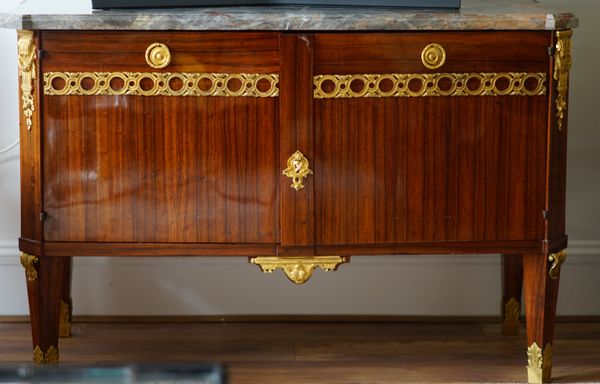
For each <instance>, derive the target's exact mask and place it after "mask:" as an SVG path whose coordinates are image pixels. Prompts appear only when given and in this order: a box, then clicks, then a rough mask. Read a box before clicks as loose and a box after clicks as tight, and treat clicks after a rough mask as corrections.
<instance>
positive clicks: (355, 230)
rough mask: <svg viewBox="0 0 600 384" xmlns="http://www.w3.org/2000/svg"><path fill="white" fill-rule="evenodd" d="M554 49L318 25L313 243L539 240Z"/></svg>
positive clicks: (486, 35) (527, 41)
mask: <svg viewBox="0 0 600 384" xmlns="http://www.w3.org/2000/svg"><path fill="white" fill-rule="evenodd" d="M550 45H551V36H550V34H549V33H546V32H448V33H446V32H435V33H369V34H361V33H356V34H319V35H315V40H314V59H313V60H314V74H313V75H314V78H313V81H314V95H313V96H314V124H315V125H314V127H315V165H314V167H315V175H314V177H315V232H316V243H317V244H322V245H332V244H393V243H436V242H444V243H446V242H450V243H451V242H462V241H471V242H473V241H475V242H477V241H506V240H535V239H543V238H544V220H543V216H542V212H543V210H544V207H545V198H546V197H545V196H546V193H545V191H546V160H547V158H546V157H547V136H548V113H549V96H548V93H549V92H548V90H549V83H550V82H551V80H552V79H551V77H550V75H549V55H548V47H549V46H550Z"/></svg>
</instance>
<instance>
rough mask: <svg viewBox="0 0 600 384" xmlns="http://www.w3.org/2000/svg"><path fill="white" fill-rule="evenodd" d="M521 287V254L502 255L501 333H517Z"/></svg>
mask: <svg viewBox="0 0 600 384" xmlns="http://www.w3.org/2000/svg"><path fill="white" fill-rule="evenodd" d="M522 288H523V255H521V254H506V255H502V334H503V335H518V334H519V327H520V317H521V292H522Z"/></svg>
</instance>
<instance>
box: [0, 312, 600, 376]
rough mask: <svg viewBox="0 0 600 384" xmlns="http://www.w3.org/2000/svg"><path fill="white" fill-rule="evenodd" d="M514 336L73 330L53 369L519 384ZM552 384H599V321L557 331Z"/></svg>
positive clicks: (21, 337) (438, 327)
mask: <svg viewBox="0 0 600 384" xmlns="http://www.w3.org/2000/svg"><path fill="white" fill-rule="evenodd" d="M30 343H31V341H30V331H29V324H27V323H18V322H17V323H0V363H3V364H4V363H7V364H20V363H25V362H29V361H31V344H30ZM525 344H526V343H525V338H524V329H523V330H522V331H521V335H520V336H509V337H507V336H501V335H500V326H499V324H494V323H474V322H471V323H468V322H465V323H425V322H419V323H406V322H398V323H381V322H378V323H364V322H358V323H337V324H336V323H331V322H329V323H314V322H311V323H293V322H285V323H269V322H264V323H222V322H217V323H137V324H131V323H75V324H73V337H71V338H70V339H61V345H60V351H61V362H62V364H91V365H95V364H103V363H124V362H199V361H204V362H219V363H223V364H225V365H226V367H227V368H228V371H229V377H230V382H231V384H256V383H260V384H281V383H286V384H287V383H289V384H306V383H322V384H342V383H343V384H388V383H390V384H391V383H394V384H396V383H440V382H444V383H486V382H501V383H510V382H524V380H525V379H526V373H525V364H526V354H525ZM554 344H555V345H554V371H553V377H554V381H555V382H558V383H580V382H588V383H589V382H600V323H598V322H588V323H558V324H557V326H556V340H555V343H554Z"/></svg>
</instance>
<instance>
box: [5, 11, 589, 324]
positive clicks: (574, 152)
mask: <svg viewBox="0 0 600 384" xmlns="http://www.w3.org/2000/svg"><path fill="white" fill-rule="evenodd" d="M2 1H3V4H2V5H0V11H2V10H4V9H9V8H11V7H12V6H14V5H16V4H17V3H18V0H2ZM71 1H75V0H71ZM67 2H68V1H64V0H63V3H67ZM542 2H543V3H546V4H548V5H551V6H556V7H560V6H569V7H570V9H571V10H572V11H573V12H575V13H576V14H577V15H578V16H579V17H580V20H581V27H580V28H578V29H577V30H576V32H575V37H574V47H573V54H574V66H573V70H572V77H571V79H572V80H571V98H570V120H569V130H570V132H569V160H568V161H569V168H568V173H569V174H568V193H567V195H568V201H567V204H568V207H567V208H568V212H567V227H568V233H569V235H570V247H569V258H568V261H567V263H566V264H565V265H564V266H563V270H562V273H561V291H560V297H559V309H558V311H559V314H563V315H600V279H598V276H599V275H600V224H599V222H600V221H599V218H600V203H599V202H598V197H600V150H599V148H600V121H599V114H598V111H600V96H598V89H600V78H599V77H598V76H597V71H598V68H600V52H599V50H598V46H597V43H596V41H595V39H596V37H597V36H600V23H599V22H598V19H597V17H598V16H600V2H598V1H597V0H578V1H571V2H564V1H561V0H544V1H542ZM50 3H53V4H55V2H49V4H50ZM0 52H2V58H3V59H4V60H0V84H2V87H0V147H4V146H6V145H9V144H10V143H12V142H13V141H14V139H16V137H17V118H18V115H17V108H18V107H17V81H16V76H17V71H16V44H15V33H14V31H5V30H0ZM19 226H20V224H19V164H18V148H15V149H14V150H13V151H11V152H10V153H7V154H1V155H0V315H20V314H26V313H27V301H26V293H25V281H24V276H23V271H22V268H21V266H20V265H19V263H18V250H17V241H16V239H17V237H18V235H19ZM73 297H74V300H75V305H74V307H75V313H76V314H90V315H101V314H104V315H110V314H120V315H126V314H130V315H131V314H133V315H143V314H148V315H166V314H175V315H185V314H194V315H197V314H209V315H215V314H223V315H226V314H391V315H436V314H440V315H496V314H499V297H500V258H499V257H498V256H496V255H491V256H489V255H488V256H429V257H417V256H409V257H394V258H384V257H376V258H359V257H356V258H354V259H353V260H352V263H350V264H349V265H345V266H342V267H341V268H340V270H339V271H338V272H336V273H329V274H325V273H323V272H317V273H316V274H315V275H314V276H313V278H312V279H311V280H310V281H309V282H308V283H307V284H306V285H304V286H295V285H293V284H291V283H289V282H288V281H287V280H286V279H285V278H284V277H282V275H281V273H280V272H278V273H277V274H276V275H274V276H270V275H264V274H262V273H259V271H258V269H257V268H256V267H255V266H252V265H249V264H247V262H246V259H244V258H239V259H237V258H236V259H222V258H208V259H205V258H171V259H132V258H126V259H107V258H78V259H76V261H75V271H74V289H73Z"/></svg>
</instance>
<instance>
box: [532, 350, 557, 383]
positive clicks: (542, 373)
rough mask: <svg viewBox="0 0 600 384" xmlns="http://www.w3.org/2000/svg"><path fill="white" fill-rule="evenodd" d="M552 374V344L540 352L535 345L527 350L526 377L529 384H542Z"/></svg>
mask: <svg viewBox="0 0 600 384" xmlns="http://www.w3.org/2000/svg"><path fill="white" fill-rule="evenodd" d="M551 373H552V344H550V343H547V344H546V347H545V348H544V349H543V350H542V349H541V348H540V347H539V346H538V345H537V343H535V342H534V343H533V344H531V345H530V346H529V348H527V376H528V379H529V383H530V384H531V383H543V382H544V381H546V380H548V379H549V378H550V376H551Z"/></svg>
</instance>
